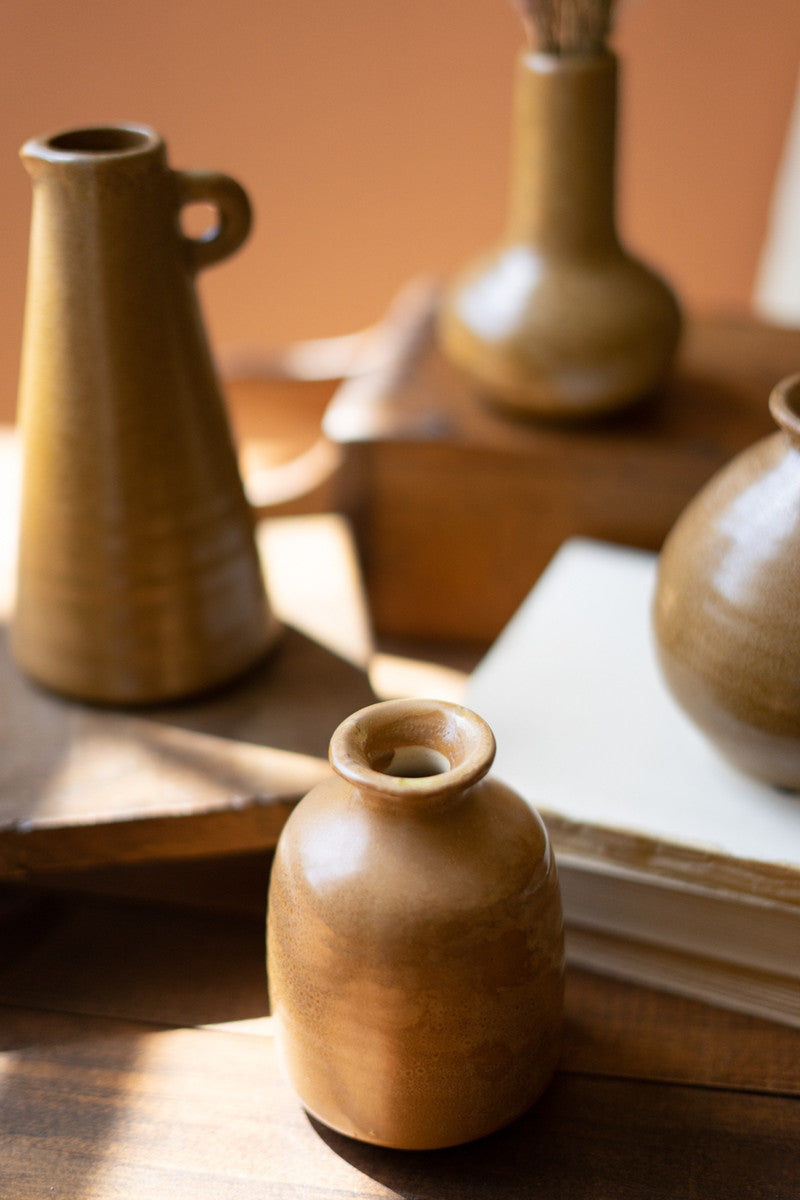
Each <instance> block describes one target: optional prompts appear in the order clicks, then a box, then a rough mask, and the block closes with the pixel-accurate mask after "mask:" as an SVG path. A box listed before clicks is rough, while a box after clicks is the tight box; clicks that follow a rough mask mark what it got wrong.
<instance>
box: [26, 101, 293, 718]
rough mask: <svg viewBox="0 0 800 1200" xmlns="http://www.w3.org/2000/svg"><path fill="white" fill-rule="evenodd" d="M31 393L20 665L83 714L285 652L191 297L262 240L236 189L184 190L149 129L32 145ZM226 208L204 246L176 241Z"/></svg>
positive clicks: (75, 134)
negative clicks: (189, 215)
mask: <svg viewBox="0 0 800 1200" xmlns="http://www.w3.org/2000/svg"><path fill="white" fill-rule="evenodd" d="M21 157H22V160H23V162H24V164H25V167H26V169H27V170H28V172H29V174H30V176H31V179H32V183H33V213H32V225H31V243H30V257H29V266H28V290H27V298H26V310H25V326H24V335H23V347H22V365H21V376H20V404H19V414H20V425H21V430H22V435H23V445H24V468H23V495H22V517H21V527H20V535H21V536H20V554H19V567H18V586H17V601H16V607H15V613H14V618H13V625H12V647H13V652H14V655H15V657H16V659H17V661H18V663H19V664H20V666H21V667H22V668H23V670H24V671H26V672H27V673H28V674H29V675H30V676H32V677H33V678H34V679H36V680H37V681H39V682H40V683H43V684H44V685H46V686H47V687H49V688H51V689H53V690H55V691H58V692H63V693H65V694H68V695H70V696H73V697H77V698H79V699H83V700H87V701H97V702H105V703H118V704H135V703H153V702H159V701H163V700H169V699H174V698H177V697H181V696H185V695H188V694H191V693H196V692H200V691H204V690H206V689H209V688H212V687H214V686H216V685H218V684H221V683H223V682H225V681H227V680H229V679H231V678H233V677H234V676H236V675H237V674H239V673H241V672H242V671H244V670H245V669H246V668H248V667H249V666H250V665H252V664H253V663H254V662H255V661H256V660H257V659H258V658H259V657H260V656H261V655H262V654H263V653H264V652H265V650H266V649H267V647H268V645H269V643H270V641H271V639H272V637H273V632H274V629H273V621H272V618H271V614H270V611H269V606H268V602H267V598H266V595H265V591H264V584H263V579H262V574H261V571H260V566H259V561H258V555H257V552H256V547H255V541H254V523H253V516H252V513H251V510H250V508H249V506H248V504H247V500H246V497H245V494H244V489H243V486H242V481H241V477H240V475H239V469H238V463H237V459H236V454H235V449H234V445H233V440H232V437H231V432H230V428H229V425H228V420H227V414H226V410H225V406H224V403H223V399H222V396H221V393H220V389H219V384H218V381H217V377H216V374H215V370H214V367H213V363H212V360H211V354H210V351H209V347H208V343H207V340H206V336H205V332H204V329H203V323H202V319H201V315H200V310H199V305H198V302H197V297H196V293H195V274H196V272H197V271H198V269H199V268H201V267H204V266H207V265H209V264H211V263H214V262H216V261H218V260H219V259H222V258H224V257H226V256H227V255H228V254H231V253H232V252H233V251H234V250H236V249H237V248H238V247H239V246H240V245H241V243H242V242H243V241H244V239H245V238H246V236H247V233H248V231H249V227H250V206H249V203H248V200H247V196H246V194H245V192H244V191H243V190H242V188H241V187H240V186H239V184H237V183H236V182H235V181H234V180H232V179H230V178H228V177H227V176H225V175H220V174H216V173H211V172H200V171H176V170H172V169H171V168H170V167H169V166H168V164H167V156H166V149H165V146H164V143H163V141H162V139H161V138H160V137H159V136H158V134H157V133H155V132H154V131H153V130H151V129H149V128H147V127H145V126H133V125H124V126H110V127H106V128H85V129H75V130H69V131H66V132H62V133H58V134H55V135H52V136H47V137H42V138H36V139H33V140H31V141H29V142H27V143H26V144H25V146H23V148H22V151H21ZM197 201H203V202H207V203H210V204H211V205H213V206H214V208H215V209H216V211H217V214H218V222H217V227H216V228H215V229H214V230H213V231H212V232H210V233H209V234H208V235H207V236H206V237H205V238H202V239H199V238H198V239H196V238H192V237H189V236H186V235H185V234H184V233H182V232H181V227H180V213H181V209H182V207H183V206H184V205H185V204H187V203H190V202H197Z"/></svg>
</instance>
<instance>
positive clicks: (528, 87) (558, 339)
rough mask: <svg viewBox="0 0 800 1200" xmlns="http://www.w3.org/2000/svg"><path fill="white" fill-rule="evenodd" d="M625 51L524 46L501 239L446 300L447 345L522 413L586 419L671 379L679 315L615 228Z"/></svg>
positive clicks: (490, 395)
mask: <svg viewBox="0 0 800 1200" xmlns="http://www.w3.org/2000/svg"><path fill="white" fill-rule="evenodd" d="M617 76H618V65H617V59H616V57H615V56H614V55H613V54H612V53H611V52H609V51H607V50H599V51H597V52H592V53H585V54H581V53H572V54H551V53H527V52H526V53H523V54H522V55H521V56H520V59H519V63H518V68H517V84H516V104H515V113H514V121H513V130H514V138H513V146H512V169H511V200H510V213H509V220H508V227H507V232H506V236H505V238H504V240H503V242H502V244H501V245H500V246H499V247H498V248H496V249H494V250H492V251H491V252H490V253H488V254H486V255H485V256H483V257H482V258H480V259H479V260H478V261H477V262H475V263H474V264H472V265H471V266H469V267H467V269H466V270H465V271H464V272H463V273H462V274H461V276H460V277H459V278H457V279H456V280H455V281H454V283H453V285H452V287H451V288H450V289H449V291H448V292H447V294H446V295H445V297H444V299H443V303H442V307H441V314H440V341H441V345H442V347H443V349H444V351H445V354H446V355H447V356H448V357H449V358H450V359H451V360H452V361H453V362H454V363H455V364H456V365H457V366H458V367H460V368H461V369H463V371H465V372H466V373H467V374H468V375H469V376H470V377H472V379H473V380H474V382H475V383H477V384H478V386H479V387H480V388H481V390H482V391H483V392H484V393H485V395H486V397H487V399H490V400H493V401H495V402H496V403H497V404H500V405H502V406H503V407H505V408H506V409H509V410H513V411H514V412H516V413H518V414H530V415H535V416H540V417H546V418H554V419H571V418H588V417H593V416H596V415H598V414H604V413H607V412H611V411H614V410H616V409H619V408H623V407H626V406H627V405H629V404H631V403H633V402H635V401H636V400H638V399H640V398H642V397H645V396H646V395H648V393H650V392H652V391H653V390H654V389H655V388H656V387H657V385H658V384H659V383H660V382H661V380H662V379H663V378H664V376H665V375H666V373H667V371H668V369H669V367H670V364H671V362H672V359H673V357H674V353H675V349H676V346H677V343H678V336H679V330H680V323H681V322H680V312H679V307H678V304H677V301H676V299H675V296H674V295H673V293H672V291H671V290H670V288H669V287H668V286H667V284H666V283H665V282H664V281H663V280H662V279H660V278H659V277H658V276H657V275H656V274H654V273H653V271H651V270H650V269H649V268H648V267H646V266H645V265H644V264H643V263H641V262H640V261H639V260H638V259H636V258H634V257H633V256H632V255H630V254H629V253H628V252H627V251H626V250H625V248H624V247H623V246H622V245H621V243H620V240H619V238H618V236H617V227H616V218H615V157H616V110H617Z"/></svg>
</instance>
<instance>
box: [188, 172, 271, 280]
mask: <svg viewBox="0 0 800 1200" xmlns="http://www.w3.org/2000/svg"><path fill="white" fill-rule="evenodd" d="M173 175H174V176H175V178H176V181H177V185H178V200H179V205H180V207H181V208H182V207H183V206H184V205H185V204H196V203H204V202H205V203H207V204H211V205H213V207H214V208H216V210H217V214H218V222H217V225H216V226H215V227H214V228H212V229H210V230H209V231H208V233H206V234H204V235H203V236H202V237H197V238H195V237H188V236H186V235H182V238H183V244H184V247H185V250H186V254H187V257H188V260H189V264H190V266H191V268H192V270H194V271H199V270H201V269H202V268H203V267H208V266H211V264H212V263H215V262H219V261H220V259H223V258H227V257H228V255H229V254H233V253H234V251H235V250H238V249H239V247H240V246H241V244H242V242H244V240H245V238H246V237H247V235H248V233H249V232H250V226H251V225H252V222H253V213H252V209H251V207H250V200H249V199H248V196H247V192H246V191H245V190H244V188H243V187H242V185H241V184H240V183H237V182H236V180H235V179H231V177H230V176H229V175H222V174H220V173H219V172H218V171H173Z"/></svg>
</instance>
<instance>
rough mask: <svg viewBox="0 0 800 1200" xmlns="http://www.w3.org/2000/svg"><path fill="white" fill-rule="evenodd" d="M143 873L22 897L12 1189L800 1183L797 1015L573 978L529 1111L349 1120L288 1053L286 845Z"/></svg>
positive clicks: (259, 1191)
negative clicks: (274, 1025)
mask: <svg viewBox="0 0 800 1200" xmlns="http://www.w3.org/2000/svg"><path fill="white" fill-rule="evenodd" d="M141 870H142V869H141V868H124V869H122V868H117V869H116V878H115V879H114V880H113V881H110V880H109V879H108V878H105V879H103V878H102V877H101V878H99V879H98V877H97V876H95V877H93V878H89V879H87V878H84V877H80V878H78V879H77V880H73V887H72V889H71V890H67V889H66V888H65V887H64V882H65V881H63V880H62V881H61V886H60V887H58V888H57V887H55V886H52V885H51V886H50V887H47V888H42V887H39V888H35V889H34V888H26V889H19V888H18V889H15V890H14V891H13V892H11V891H10V890H9V891H7V892H6V894H5V905H6V912H5V916H4V918H3V921H2V926H1V927H2V931H3V940H2V950H1V951H0V1041H1V1042H2V1055H1V1056H0V1112H1V1113H2V1121H0V1196H2V1197H3V1200H42V1198H46V1197H50V1196H53V1197H59V1198H65V1197H70V1198H74V1200H111V1198H112V1197H113V1198H117V1197H124V1200H144V1198H145V1197H147V1198H148V1200H149V1198H153V1200H184V1198H185V1200H206V1198H207V1200H245V1198H246V1200H265V1198H270V1200H271V1198H275V1200H277V1198H279V1197H280V1198H281V1200H290V1198H292V1197H297V1198H300V1197H302V1198H304V1200H323V1198H325V1200H328V1198H330V1200H334V1198H337V1200H340V1198H344V1197H366V1196H401V1197H406V1198H409V1200H410V1198H412V1197H413V1198H419V1200H450V1198H452V1200H471V1198H472V1197H475V1198H478V1197H486V1198H491V1200H500V1198H503V1200H505V1198H509V1200H511V1198H514V1200H519V1198H522V1197H527V1196H530V1197H537V1200H538V1198H541V1200H549V1198H553V1200H556V1198H558V1200H562V1198H569V1200H584V1198H585V1200H600V1198H605V1200H611V1198H615V1197H626V1198H628V1197H631V1198H633V1197H636V1198H637V1200H638V1198H645V1197H646V1198H647V1200H661V1198H663V1200H689V1198H695V1197H696V1198H697V1200H701V1198H702V1200H709V1198H711V1197H719V1198H722V1197H724V1198H725V1200H737V1198H739V1197H741V1198H743V1200H744V1198H745V1197H747V1200H754V1198H756V1197H759V1198H760V1197H763V1198H764V1200H767V1198H769V1200H776V1198H780V1200H790V1198H793V1197H796V1196H797V1195H798V1186H800V1053H799V1051H800V1035H798V1033H797V1031H794V1030H790V1029H788V1028H784V1027H781V1026H779V1025H772V1024H769V1023H767V1022H762V1021H758V1020H755V1019H752V1018H748V1017H744V1016H738V1015H736V1014H733V1013H728V1012H723V1011H721V1010H715V1009H712V1008H709V1007H706V1006H705V1005H703V1004H700V1003H696V1002H693V1001H689V1000H683V999H679V998H676V997H670V996H665V995H660V994H658V993H656V992H653V991H650V990H647V989H644V988H638V987H632V986H630V985H623V984H619V983H615V982H612V981H610V980H607V979H602V978H600V977H596V976H592V975H589V974H586V973H581V972H577V971H572V972H570V973H569V975H568V980H567V999H566V1029H565V1037H564V1049H563V1055H562V1060H561V1067H560V1069H559V1071H558V1074H557V1075H556V1078H555V1080H554V1082H553V1084H552V1085H551V1087H550V1089H549V1090H548V1091H547V1092H546V1093H545V1095H544V1097H543V1098H542V1099H541V1100H540V1101H539V1103H538V1104H537V1105H536V1106H535V1107H534V1108H533V1109H532V1110H531V1111H530V1112H529V1113H528V1114H527V1115H526V1116H524V1117H523V1118H522V1119H520V1120H519V1121H517V1122H516V1123H515V1124H514V1125H512V1126H510V1127H509V1128H507V1129H505V1130H503V1131H501V1132H499V1133H497V1134H495V1135H493V1136H491V1137H489V1138H486V1139H484V1140H482V1141H480V1142H477V1143H474V1144H472V1145H468V1146H464V1147H461V1148H458V1149H453V1150H446V1151H438V1152H435V1153H409V1152H400V1151H389V1150H382V1149H378V1148H375V1147H369V1146H365V1145H361V1144H359V1143H356V1142H353V1141H350V1140H349V1139H347V1138H344V1137H341V1136H339V1135H337V1134H334V1133H331V1132H330V1131H328V1130H326V1129H324V1128H323V1127H321V1126H320V1125H318V1124H317V1123H316V1122H315V1121H313V1120H312V1119H310V1118H309V1117H308V1116H307V1115H306V1114H305V1112H304V1111H303V1109H302V1108H301V1106H300V1104H299V1103H298V1101H297V1100H296V1098H295V1097H294V1095H293V1094H292V1093H291V1091H290V1090H289V1088H288V1087H287V1085H286V1084H285V1083H284V1081H283V1080H282V1078H281V1075H280V1072H279V1069H278V1065H277V1062H276V1056H275V1048H274V1045H273V1039H272V1036H271V1030H270V1023H269V1018H268V1017H267V1016H266V1013H267V995H266V980H265V972H264V954H263V945H264V921H263V908H264V900H263V897H264V893H265V890H266V886H267V877H268V871H269V858H268V857H267V856H266V855H248V856H246V857H244V858H239V859H229V860H216V861H214V862H207V863H204V864H199V863H195V864H192V863H182V864H173V865H172V866H171V867H170V869H169V872H168V875H166V876H165V877H164V878H162V879H161V880H159V878H158V870H157V869H156V868H150V870H149V873H147V872H146V873H145V874H144V875H142V874H141ZM76 884H79V885H80V886H81V887H82V888H83V889H84V890H82V891H77V890H75V886H76ZM90 885H91V887H92V888H93V889H95V890H92V891H90V890H89V887H90ZM112 885H113V886H114V888H115V890H116V891H117V892H120V891H121V890H124V889H125V888H127V890H128V893H129V894H128V896H126V897H122V896H121V895H119V894H118V895H116V896H111V895H109V894H108V889H109V887H111V886H112ZM181 892H183V894H184V897H185V896H188V895H191V897H192V900H193V903H192V905H191V906H189V905H187V904H182V903H179V902H178V901H179V900H180V899H181ZM137 893H138V895H137ZM156 897H160V898H156ZM165 897H166V898H165ZM204 898H207V899H208V904H209V907H203V902H204Z"/></svg>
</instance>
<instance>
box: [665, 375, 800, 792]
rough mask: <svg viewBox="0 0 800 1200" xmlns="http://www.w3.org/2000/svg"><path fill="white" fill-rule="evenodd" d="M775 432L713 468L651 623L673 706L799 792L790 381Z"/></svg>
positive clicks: (799, 559)
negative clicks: (715, 472) (717, 468)
mask: <svg viewBox="0 0 800 1200" xmlns="http://www.w3.org/2000/svg"><path fill="white" fill-rule="evenodd" d="M770 409H771V411H772V414H773V416H774V417H775V419H776V421H777V423H778V425H779V427H780V432H778V433H775V434H773V435H771V436H769V437H767V438H764V439H762V440H761V441H759V442H757V443H756V444H755V445H753V446H751V447H750V448H749V449H747V450H745V451H744V452H743V453H742V454H740V455H738V456H737V457H736V458H734V459H733V460H732V461H731V462H730V463H729V464H728V465H727V466H726V467H724V468H723V469H722V470H721V471H719V472H718V473H717V474H716V475H715V476H714V477H713V478H712V479H711V480H710V481H709V483H708V484H706V486H705V487H704V488H703V489H702V491H701V492H699V493H698V495H697V496H696V497H695V499H694V500H693V501H692V502H691V503H690V504H689V506H688V507H687V508H686V510H685V511H684V512H683V513H682V515H681V516H680V517H679V519H678V521H677V522H676V524H675V526H674V528H673V529H672V531H671V532H670V534H669V536H668V538H667V540H666V542H665V543H664V547H663V550H662V552H661V555H660V559H659V569H658V578H657V587H656V593H655V600H654V609H653V621H654V631H655V638H656V648H657V652H658V659H659V664H660V667H661V670H662V673H663V675H664V678H665V681H666V683H667V685H668V686H669V688H670V690H671V691H672V693H673V695H674V696H675V698H676V700H677V701H678V702H679V704H680V705H681V706H682V707H683V708H684V710H685V711H686V713H687V714H688V715H689V716H690V717H691V718H692V720H693V721H694V722H695V723H696V724H697V726H698V727H699V728H700V729H701V730H702V731H703V732H704V733H705V734H706V735H707V736H708V737H709V738H710V739H711V740H712V742H713V743H714V744H715V745H716V747H717V749H718V750H719V751H721V753H722V754H724V755H725V757H726V758H728V759H729V760H730V762H732V763H733V764H734V765H735V766H736V767H737V768H738V769H740V770H741V771H743V772H744V773H745V774H748V775H751V776H753V777H755V778H757V779H760V780H762V781H763V782H766V783H770V784H774V785H776V786H779V787H784V788H790V789H792V790H798V789H800V608H799V607H798V602H797V601H798V595H800V376H797V377H794V378H792V379H789V380H786V381H784V382H783V383H782V384H779V385H778V386H777V387H776V388H775V389H774V391H773V393H772V396H771V397H770Z"/></svg>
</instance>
